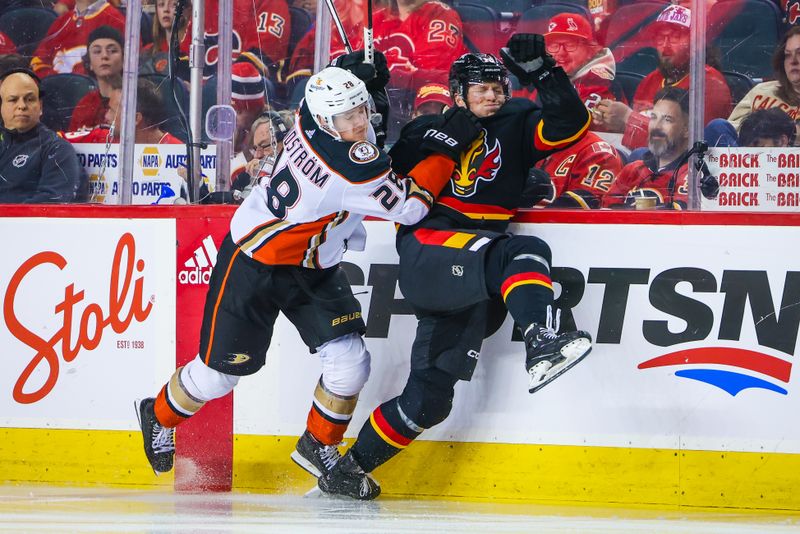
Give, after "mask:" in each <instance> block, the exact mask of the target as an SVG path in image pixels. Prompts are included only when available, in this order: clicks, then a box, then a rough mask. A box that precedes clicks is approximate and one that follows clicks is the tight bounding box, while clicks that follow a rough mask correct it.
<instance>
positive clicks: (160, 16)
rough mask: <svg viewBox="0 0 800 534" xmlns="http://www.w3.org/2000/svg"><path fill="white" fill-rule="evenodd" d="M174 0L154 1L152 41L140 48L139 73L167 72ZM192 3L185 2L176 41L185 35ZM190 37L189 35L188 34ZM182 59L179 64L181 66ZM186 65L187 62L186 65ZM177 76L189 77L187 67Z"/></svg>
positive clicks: (184, 37)
mask: <svg viewBox="0 0 800 534" xmlns="http://www.w3.org/2000/svg"><path fill="white" fill-rule="evenodd" d="M175 4H176V0H158V1H157V2H156V13H155V17H153V42H152V43H151V44H149V45H147V46H145V47H144V49H142V53H141V55H140V59H139V74H163V75H165V76H166V75H167V74H168V73H169V43H170V40H171V38H172V23H173V22H174V21H175ZM191 10H192V5H191V3H189V2H187V4H186V5H185V7H184V9H183V14H182V15H181V20H180V23H179V24H178V43H182V42H183V40H184V39H186V37H187V33H188V32H187V30H188V26H189V15H190V14H191ZM189 39H191V35H190V36H189ZM183 63H187V61H185V60H184V61H183V62H182V63H181V64H180V65H182V66H183ZM186 66H187V67H188V64H187V65H186ZM178 76H179V77H181V78H184V79H187V80H188V79H189V72H188V69H183V71H181V72H179V73H178Z"/></svg>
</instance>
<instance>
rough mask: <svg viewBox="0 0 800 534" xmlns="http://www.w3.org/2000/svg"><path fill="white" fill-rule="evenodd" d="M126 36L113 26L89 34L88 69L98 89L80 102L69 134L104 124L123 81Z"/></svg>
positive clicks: (90, 92) (86, 66) (70, 123)
mask: <svg viewBox="0 0 800 534" xmlns="http://www.w3.org/2000/svg"><path fill="white" fill-rule="evenodd" d="M124 46H125V44H124V43H123V41H122V35H120V33H119V32H118V31H117V30H115V29H114V28H112V27H111V26H100V27H99V28H97V29H95V30H94V31H93V32H92V33H90V34H89V40H88V46H87V52H86V56H85V57H84V67H85V69H86V72H87V74H89V76H91V77H92V78H94V79H95V80H96V81H97V89H95V90H94V91H89V92H88V93H86V94H85V95H83V98H81V99H80V101H79V102H78V104H77V105H76V106H75V109H74V110H73V112H72V118H71V119H70V121H69V131H71V132H76V131H78V130H83V129H92V128H94V127H95V126H98V125H100V124H102V123H103V121H104V119H105V116H106V112H107V111H108V97H109V96H110V95H111V91H112V90H113V89H114V87H116V86H119V84H120V83H121V81H120V80H121V79H122V50H123V48H124Z"/></svg>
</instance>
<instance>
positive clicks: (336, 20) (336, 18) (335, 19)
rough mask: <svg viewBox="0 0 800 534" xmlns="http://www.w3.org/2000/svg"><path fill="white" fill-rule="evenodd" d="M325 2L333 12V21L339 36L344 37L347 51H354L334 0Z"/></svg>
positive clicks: (329, 10) (330, 11) (343, 40)
mask: <svg viewBox="0 0 800 534" xmlns="http://www.w3.org/2000/svg"><path fill="white" fill-rule="evenodd" d="M325 3H326V4H327V5H328V12H329V13H330V14H331V18H332V19H333V23H334V24H336V29H337V30H338V31H339V37H341V38H342V42H343V43H344V49H345V50H346V51H347V53H348V54H350V53H352V52H353V47H352V46H350V39H348V38H347V33H345V31H344V26H342V21H341V19H340V18H339V13H338V12H337V11H336V6H335V5H333V0H325ZM371 5H372V4H371V3H370V6H371ZM364 31H366V30H364Z"/></svg>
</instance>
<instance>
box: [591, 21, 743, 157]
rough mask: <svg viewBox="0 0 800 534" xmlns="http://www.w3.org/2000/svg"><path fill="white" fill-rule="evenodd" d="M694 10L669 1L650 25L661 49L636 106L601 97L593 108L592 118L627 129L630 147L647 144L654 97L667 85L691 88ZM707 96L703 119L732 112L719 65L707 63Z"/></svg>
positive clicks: (605, 125)
mask: <svg viewBox="0 0 800 534" xmlns="http://www.w3.org/2000/svg"><path fill="white" fill-rule="evenodd" d="M690 27H691V11H689V10H688V9H687V8H685V7H683V6H680V5H670V6H668V7H667V8H665V9H664V11H662V12H661V14H660V15H659V16H658V19H657V20H656V21H655V22H654V23H653V24H652V25H651V26H650V28H649V30H650V31H651V32H652V35H653V41H654V44H655V47H656V51H657V52H658V62H659V66H658V69H656V70H654V71H653V72H651V73H650V74H648V75H647V76H646V77H645V78H644V79H643V80H642V82H641V83H640V84H639V87H638V88H637V89H636V94H634V96H633V109H631V108H629V107H628V106H626V105H625V104H623V103H621V102H614V101H611V100H602V101H601V102H600V103H599V104H598V105H597V107H595V109H594V110H593V117H592V118H593V120H594V123H595V125H597V126H598V127H600V128H602V129H604V130H607V131H611V132H618V133H624V135H623V138H622V144H623V145H625V146H626V147H628V148H638V147H641V146H645V145H647V132H648V119H649V111H650V109H651V108H652V102H653V101H654V100H653V97H654V96H655V94H656V93H657V92H658V91H659V90H660V89H662V88H664V87H678V88H680V89H685V90H687V91H688V89H689V85H690V84H691V79H690V78H689V57H690V53H691V46H690V40H689V29H690ZM705 74H706V93H705V95H706V97H705V106H704V107H705V116H704V119H703V123H704V124H707V123H708V122H709V121H710V120H712V119H717V118H726V117H727V116H728V114H729V113H730V110H731V107H732V102H731V92H730V89H729V88H728V84H727V83H726V82H725V77H724V76H723V75H722V73H720V72H719V71H718V70H717V69H715V68H713V67H711V66H708V65H706V67H705ZM637 112H638V113H637Z"/></svg>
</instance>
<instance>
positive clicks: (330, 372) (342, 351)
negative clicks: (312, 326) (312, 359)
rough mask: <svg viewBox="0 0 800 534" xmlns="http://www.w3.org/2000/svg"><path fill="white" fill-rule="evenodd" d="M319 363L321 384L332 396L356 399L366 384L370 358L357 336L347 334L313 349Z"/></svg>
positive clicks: (362, 342)
mask: <svg viewBox="0 0 800 534" xmlns="http://www.w3.org/2000/svg"><path fill="white" fill-rule="evenodd" d="M317 353H318V354H319V357H320V361H321V362H322V381H323V383H324V384H325V387H326V388H327V389H328V390H329V391H330V392H332V393H335V394H336V395H341V396H352V395H357V394H358V393H360V392H361V389H362V388H363V387H364V384H366V383H367V379H368V378H369V373H370V354H369V351H368V350H367V346H366V345H365V344H364V340H363V339H362V338H361V336H360V335H358V334H347V335H345V336H342V337H338V338H336V339H334V340H331V341H328V342H327V343H325V344H323V345H321V346H320V347H318V348H317Z"/></svg>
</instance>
